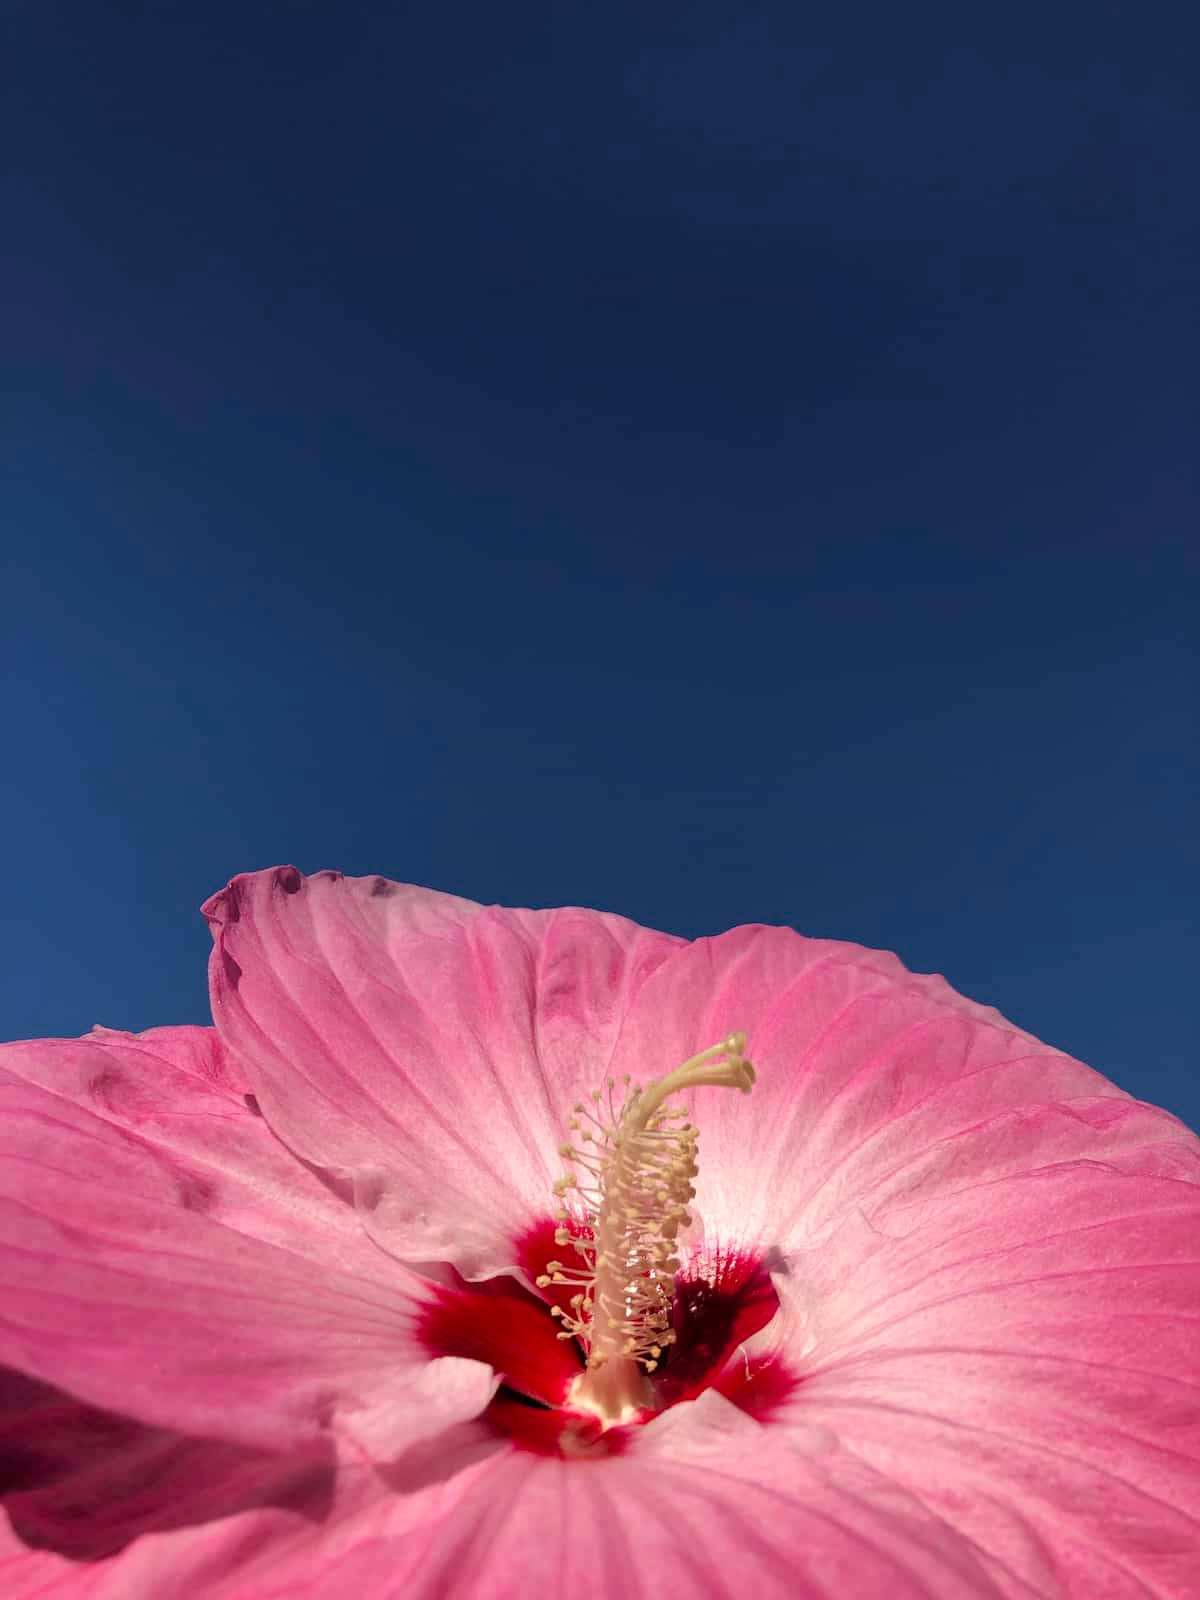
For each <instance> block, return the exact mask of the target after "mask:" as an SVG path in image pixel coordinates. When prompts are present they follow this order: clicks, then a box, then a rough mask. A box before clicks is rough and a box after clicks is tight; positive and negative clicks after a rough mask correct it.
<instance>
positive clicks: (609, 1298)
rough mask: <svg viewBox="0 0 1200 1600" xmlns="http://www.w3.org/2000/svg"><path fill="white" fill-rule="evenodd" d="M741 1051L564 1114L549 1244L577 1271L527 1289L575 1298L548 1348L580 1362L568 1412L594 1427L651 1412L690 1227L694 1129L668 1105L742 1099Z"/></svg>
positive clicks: (557, 1265) (610, 1092) (725, 1050)
mask: <svg viewBox="0 0 1200 1600" xmlns="http://www.w3.org/2000/svg"><path fill="white" fill-rule="evenodd" d="M745 1049H746V1036H745V1034H742V1033H732V1034H730V1035H729V1037H728V1038H726V1039H724V1040H722V1041H721V1043H720V1044H715V1045H713V1046H712V1047H711V1048H710V1049H708V1050H704V1051H701V1053H700V1054H699V1055H697V1056H693V1057H692V1058H691V1060H690V1061H685V1062H684V1063H683V1065H682V1066H680V1067H677V1068H676V1069H675V1071H674V1072H671V1073H669V1074H668V1075H667V1076H666V1077H664V1078H660V1079H659V1080H658V1081H657V1082H655V1083H652V1084H650V1085H649V1086H648V1087H647V1088H642V1087H641V1086H640V1085H639V1084H636V1083H631V1082H630V1079H629V1077H628V1076H626V1077H625V1079H624V1081H623V1085H622V1089H623V1097H622V1098H621V1099H620V1101H619V1102H618V1099H617V1088H618V1085H617V1082H616V1080H615V1079H614V1078H609V1079H608V1080H607V1082H606V1084H605V1086H604V1089H603V1090H601V1089H594V1090H593V1091H592V1094H591V1099H590V1103H589V1102H588V1101H583V1100H581V1101H579V1102H578V1103H577V1104H576V1105H575V1106H574V1108H573V1115H572V1117H571V1120H570V1122H569V1123H568V1129H569V1131H570V1132H571V1134H572V1135H574V1139H573V1142H569V1143H567V1144H563V1145H562V1146H560V1148H559V1154H560V1155H561V1156H562V1157H563V1158H564V1160H565V1162H566V1163H567V1170H566V1172H565V1175H564V1176H563V1177H562V1178H560V1179H559V1180H558V1182H557V1183H556V1184H555V1186H554V1191H555V1194H556V1196H557V1197H558V1201H559V1209H558V1211H557V1213H556V1218H555V1221H556V1228H555V1235H554V1240H555V1244H556V1245H559V1246H569V1247H570V1249H571V1250H572V1252H573V1253H574V1255H575V1257H576V1261H575V1263H574V1264H568V1263H567V1262H564V1261H548V1262H547V1263H546V1271H545V1273H543V1274H542V1275H541V1276H540V1277H539V1278H538V1279H537V1284H538V1287H539V1288H547V1287H549V1286H551V1285H555V1286H561V1285H568V1286H573V1287H574V1289H575V1292H574V1293H573V1294H572V1295H571V1297H570V1301H569V1308H568V1307H566V1306H562V1305H555V1306H554V1307H553V1308H552V1314H553V1315H554V1316H556V1317H557V1318H558V1319H559V1321H560V1322H561V1324H562V1327H561V1329H560V1331H559V1334H558V1337H559V1338H560V1339H577V1340H578V1341H579V1343H580V1345H581V1346H582V1348H583V1349H584V1350H585V1351H586V1353H587V1362H586V1366H585V1369H584V1371H583V1372H582V1373H580V1375H579V1376H578V1378H576V1379H575V1381H574V1383H573V1384H572V1386H571V1390H570V1395H569V1401H568V1403H569V1405H570V1406H571V1408H572V1409H574V1410H576V1411H583V1412H588V1413H591V1414H592V1415H593V1416H595V1417H596V1418H597V1419H598V1420H599V1422H600V1425H601V1427H602V1428H607V1427H611V1426H613V1425H614V1424H617V1423H624V1422H631V1421H634V1420H635V1419H637V1418H638V1417H640V1416H644V1415H645V1414H646V1413H647V1412H648V1411H653V1410H655V1409H657V1405H656V1401H655V1394H654V1387H653V1385H652V1384H651V1383H650V1381H649V1375H650V1374H651V1373H653V1372H654V1371H655V1370H656V1369H657V1368H658V1365H659V1363H660V1361H661V1360H662V1358H663V1354H664V1351H665V1349H666V1347H667V1346H668V1345H670V1344H671V1343H673V1342H674V1340H675V1338H676V1334H675V1332H674V1330H673V1328H672V1303H673V1299H674V1295H675V1283H676V1276H677V1274H678V1272H679V1268H680V1259H679V1255H678V1244H679V1234H680V1230H681V1229H685V1228H687V1226H688V1225H689V1223H690V1222H691V1216H690V1215H689V1213H688V1203H689V1202H690V1201H691V1199H692V1198H693V1196H694V1195H695V1192H696V1191H695V1188H694V1187H693V1180H694V1178H695V1176H696V1145H697V1139H698V1130H697V1129H696V1127H695V1126H694V1125H693V1124H692V1123H691V1122H689V1121H688V1120H687V1112H686V1111H685V1110H684V1109H683V1108H682V1107H679V1106H676V1105H672V1104H670V1100H671V1096H673V1095H676V1094H682V1093H683V1092H684V1091H686V1090H689V1089H697V1088H700V1087H703V1086H713V1087H719V1088H729V1089H738V1090H740V1091H741V1092H742V1093H743V1094H748V1093H749V1092H750V1089H751V1087H752V1086H753V1083H754V1068H753V1066H752V1065H751V1063H750V1062H749V1061H748V1060H747V1058H746V1054H745Z"/></svg>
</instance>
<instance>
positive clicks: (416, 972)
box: [205, 867, 679, 1277]
mask: <svg viewBox="0 0 1200 1600" xmlns="http://www.w3.org/2000/svg"><path fill="white" fill-rule="evenodd" d="M205 913H206V915H207V916H208V917H209V919H210V922H211V923H212V926H213V933H214V938H215V941H216V944H215V948H214V951H213V957H212V963H211V968H210V973H211V987H212V1002H213V1016H214V1019H215V1021H216V1024H217V1028H218V1030H219V1031H220V1033H221V1035H222V1037H223V1038H224V1040H225V1041H226V1043H227V1044H228V1045H229V1047H230V1049H231V1050H232V1051H233V1053H234V1054H235V1056H236V1057H237V1059H238V1062H239V1065H240V1066H241V1068H242V1069H243V1070H244V1071H245V1073H246V1076H247V1080H248V1081H249V1082H250V1084H251V1086H252V1088H253V1091H254V1093H255V1094H256V1095H257V1097H258V1100H259V1102H260V1104H261V1105H262V1108H263V1111H264V1113H265V1115H266V1117H267V1119H268V1121H269V1122H270V1123H271V1125H272V1127H273V1128H274V1129H275V1130H276V1132H277V1133H278V1134H279V1136H280V1137H281V1138H282V1139H284V1140H285V1141H286V1142H287V1144H288V1145H290V1146H291V1148H292V1149H294V1150H295V1151H297V1152H298V1153H299V1154H300V1155H302V1156H303V1157H304V1158H305V1159H306V1160H308V1161H311V1162H314V1163H318V1164H320V1165H321V1166H322V1167H324V1168H326V1169H328V1170H331V1171H334V1172H337V1173H339V1174H342V1175H345V1176H346V1177H347V1178H348V1179H350V1180H351V1181H353V1182H354V1183H355V1185H356V1187H357V1191H358V1194H359V1200H360V1204H361V1205H362V1207H363V1209H364V1210H365V1211H367V1212H368V1213H369V1214H371V1215H372V1218H373V1222H374V1224H375V1226H376V1228H377V1229H378V1230H379V1232H380V1234H381V1236H382V1237H384V1238H386V1240H387V1241H388V1244H389V1247H390V1248H392V1249H394V1250H395V1251H396V1252H397V1254H399V1255H401V1256H404V1257H407V1258H409V1259H414V1260H430V1261H432V1260H438V1261H450V1262H452V1263H453V1264H454V1265H455V1266H456V1267H457V1268H458V1269H459V1270H460V1271H461V1272H462V1273H463V1274H464V1276H467V1277H481V1276H486V1275H488V1274H492V1273H496V1272H502V1271H504V1270H505V1269H507V1268H508V1267H510V1266H511V1265H512V1263H513V1257H512V1241H513V1239H514V1238H515V1237H516V1236H517V1235H518V1234H519V1233H521V1232H522V1231H523V1230H524V1229H525V1228H527V1227H528V1226H529V1223H530V1222H531V1220H533V1219H534V1218H537V1217H541V1216H544V1215H545V1212H546V1209H547V1205H548V1203H549V1191H550V1185H551V1183H552V1182H553V1180H554V1178H555V1177H556V1176H557V1175H558V1170H559V1167H560V1161H559V1158H558V1156H557V1155H556V1153H555V1152H556V1150H557V1147H558V1145H559V1144H560V1143H561V1141H562V1138H563V1127H564V1119H565V1114H566V1108H567V1106H568V1105H569V1104H570V1103H571V1101H572V1100H573V1099H575V1098H577V1097H578V1096H579V1095H581V1094H584V1093H586V1092H587V1091H588V1090H589V1089H591V1088H592V1087H593V1085H595V1084H596V1083H597V1082H598V1081H599V1079H600V1078H601V1077H602V1076H603V1074H604V1073H605V1072H606V1071H607V1069H608V1066H609V1063H610V1059H611V1056H612V1051H613V1047H614V1043H615V1040H616V1035H617V1032H618V1030H619V1028H620V1026H621V1022H622V1018H623V1016H624V1014H625V1011H626V1009H627V1007H628V1005H629V1001H630V997H631V995H632V994H633V993H634V992H636V990H637V988H638V986H639V985H640V984H641V983H642V982H643V981H644V979H645V976H646V974H647V973H648V972H649V971H652V970H653V968H654V967H655V966H657V965H658V964H659V963H660V962H662V961H663V960H665V959H666V958H667V957H668V956H669V955H670V954H671V952H672V951H673V950H675V949H676V948H677V946H678V944H679V941H678V940H674V939H671V938H669V937H668V936H667V935H665V934H655V933H649V932H647V931H646V930H644V929H641V928H638V927H636V926H635V925H634V924H633V923H630V922H626V921H624V920H623V919H622V918H620V917H612V916H605V915H602V914H600V913H598V912H590V911H575V910H566V911H557V912H531V911H508V910H504V909H501V908H499V907H491V908H484V907H482V906H477V905H474V904H473V903H472V902H470V901H465V900H459V899H456V898H454V897H453V896H450V895H441V894H435V893H433V892H431V891H428V890H422V889H414V888H412V887H409V886H402V885H397V884H392V883H388V882H386V880H384V879H380V878H358V879H354V878H343V877H342V876H341V875H340V874H337V873H317V874H315V875H314V876H312V877H309V878H304V877H302V876H301V874H300V873H298V872H296V871H295V869H294V868H287V867H281V868H276V869H272V870H270V871H267V872H259V873H252V874H248V875H247V876H245V877H241V878H235V879H234V880H233V882H232V883H231V884H230V885H229V887H228V888H227V889H225V890H223V891H222V892H221V893H220V894H218V895H215V896H214V897H213V899H212V900H210V901H209V902H208V904H207V905H206V907H205ZM672 1065H674V1063H672Z"/></svg>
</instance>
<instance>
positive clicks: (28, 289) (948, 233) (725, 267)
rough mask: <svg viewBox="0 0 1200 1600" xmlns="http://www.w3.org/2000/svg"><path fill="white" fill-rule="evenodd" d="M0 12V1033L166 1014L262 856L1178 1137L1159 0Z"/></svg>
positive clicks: (1190, 827)
mask: <svg viewBox="0 0 1200 1600" xmlns="http://www.w3.org/2000/svg"><path fill="white" fill-rule="evenodd" d="M6 12H7V16H8V20H9V29H10V35H11V37H10V41H9V44H8V46H7V50H6V54H7V55H8V57H9V62H10V66H11V65H12V64H14V63H15V66H16V73H17V80H18V81H17V87H16V91H15V95H14V96H11V97H10V99H11V100H12V103H13V115H12V119H11V131H10V133H9V134H8V135H7V136H6V145H7V147H8V154H9V159H10V164H11V171H10V177H9V179H8V183H7V193H6V199H5V214H6V218H7V227H6V233H7V234H8V237H9V243H10V246H11V247H12V248H11V249H10V253H9V259H8V261H7V263H6V265H5V267H4V269H3V273H4V280H5V281H4V283H3V286H2V287H3V302H4V305H5V307H6V310H7V313H8V318H7V320H8V321H9V323H10V329H9V334H8V343H9V355H8V357H7V360H6V389H7V392H8V417H7V422H6V428H5V431H6V434H7V437H8V440H9V444H10V447H12V453H13V456H14V461H15V470H14V471H13V473H12V474H11V476H10V479H9V487H8V488H7V489H6V491H5V497H6V501H7V509H6V511H5V514H4V522H5V526H6V529H7V532H6V535H5V543H6V545H7V551H6V555H5V563H6V570H5V575H4V609H5V626H6V633H7V635H8V643H7V649H8V652H9V673H8V679H9V681H8V686H7V688H6V690H5V697H6V698H5V711H4V715H5V720H6V723H7V725H8V728H9V732H8V734H7V736H6V745H7V747H8V749H9V750H10V752H11V753H12V754H13V756H14V761H13V763H12V770H13V775H14V778H13V781H10V782H9V783H8V784H6V785H5V787H4V791H3V799H2V801H0V804H2V807H3V838H4V850H5V860H4V875H5V883H6V890H7V895H6V913H7V914H6V916H5V918H4V919H3V923H4V932H3V945H4V948H3V950H2V951H0V954H2V956H3V960H2V963H0V977H2V982H3V1018H2V1021H3V1032H4V1034H5V1035H7V1036H13V1035H23V1034H39V1033H75V1032H79V1031H81V1030H83V1029H86V1028H87V1027H88V1026H89V1025H90V1024H91V1023H92V1022H94V1021H102V1022H105V1023H107V1024H109V1025H112V1026H118V1027H130V1028H139V1027H143V1026H148V1025H151V1024H154V1023H159V1022H166V1021H188V1020H192V1021H202V1020H204V1019H205V1018H206V1016H207V1003H206V998H205V988H204V964H205V957H206V952H207V935H206V933H205V931H204V928H203V926H202V924H201V922H200V920H199V918H198V916H197V914H196V907H197V905H198V903H199V902H200V900H201V899H202V898H203V897H204V896H205V895H206V894H208V893H209V892H211V891H212V890H213V889H215V888H217V887H219V886H220V885H221V884H222V883H223V882H224V881H225V880H226V879H227V878H228V877H229V876H230V875H231V874H232V873H234V872H236V871H239V870H243V869H246V868H251V867H256V866H264V865H268V864H271V863H274V862H278V861H286V860H290V861H294V862H296V863H297V864H298V865H300V866H301V867H303V868H305V869H314V868H317V867H323V866H337V867H341V868H343V869H345V870H346V871H348V872H381V873H384V874H387V875H389V876H391V877H396V878H401V879H410V880H415V881H418V882H423V883H429V884H433V885H436V886H439V887H443V888H447V889H451V890H454V891H456V892H459V893H462V894H466V895H470V896H472V897H474V898H476V899H480V900H485V901H491V900H497V901H502V902H507V903H516V904H535V905H537V904H560V903H571V902H574V903H583V904H587V905H597V906H602V907H607V908H611V909H614V910H619V911H622V912H624V913H626V914H628V915H630V916H632V917H635V918H637V919H639V920H641V921H644V922H647V923H650V924H653V925H656V926H659V927H665V928H669V929H672V930H674V931H677V932H680V933H685V934H697V933H700V932H706V931H709V932H711V931H716V930H717V929H720V928H722V927H725V926H727V925H729V924H732V923H735V922H743V921H767V922H787V923H791V924H792V925H794V926H795V927H798V928H800V929H801V930H803V931H806V932H811V933H815V934H821V935H832V936H836V937H844V938H851V939H856V940H859V941H862V942H863V943H866V944H871V945H882V946H886V947H890V948H894V949H896V950H898V951H899V952H900V954H901V955H902V956H903V957H904V959H905V960H906V961H907V962H908V963H909V964H910V965H912V966H914V967H916V968H918V969H921V970H930V969H933V970H940V971H944V972H945V973H946V974H947V975H948V977H949V978H950V979H951V981H952V982H953V983H955V984H956V985H957V986H958V987H960V988H961V989H963V990H965V991H966V992H967V993H969V994H971V995H972V996H974V997H976V998H978V999H981V1000H985V1001H989V1002H992V1003H994V1004H996V1005H998V1006H999V1007H1000V1008H1001V1009H1002V1010H1004V1011H1005V1012H1007V1013H1008V1014H1009V1015H1010V1016H1012V1017H1013V1018H1014V1019H1015V1020H1016V1021H1018V1022H1019V1023H1021V1024H1022V1025H1024V1026H1025V1027H1028V1028H1030V1029H1032V1030H1033V1031H1035V1032H1037V1033H1039V1034H1041V1035H1042V1036H1044V1037H1045V1038H1047V1039H1049V1040H1051V1041H1052V1042H1054V1043H1055V1044H1058V1045H1061V1046H1063V1047H1064V1048H1066V1049H1068V1050H1070V1051H1072V1052H1073V1053H1075V1054H1077V1055H1081V1056H1082V1057H1084V1059H1086V1060H1088V1061H1090V1062H1091V1063H1092V1064H1093V1065H1095V1066H1097V1067H1099V1068H1100V1069H1101V1070H1102V1071H1104V1072H1107V1073H1108V1074H1110V1075H1111V1076H1112V1077H1114V1078H1115V1079H1116V1080H1117V1082H1118V1083H1120V1084H1122V1085H1123V1086H1124V1087H1126V1088H1128V1089H1130V1090H1131V1091H1133V1092H1134V1093H1136V1094H1139V1095H1141V1096H1143V1097H1144V1098H1147V1099H1151V1100H1154V1101H1157V1102H1159V1103H1161V1104H1164V1105H1166V1106H1168V1107H1169V1108H1171V1109H1172V1110H1175V1111H1176V1112H1177V1113H1179V1114H1180V1115H1182V1116H1184V1117H1185V1118H1187V1119H1188V1120H1190V1121H1192V1122H1193V1123H1197V1122H1200V1081H1198V1077H1197V1064H1196V1048H1195V1046H1196V1028H1195V1018H1196V1005H1195V991H1196V976H1195V975H1196V972H1197V969H1198V966H1200V960H1198V958H1200V948H1198V938H1197V930H1196V922H1195V908H1196V904H1197V899H1198V894H1197V891H1198V889H1200V873H1198V871H1197V856H1198V851H1197V829H1196V809H1197V807H1196V801H1197V789H1198V783H1197V779H1198V776H1200V760H1198V754H1197V740H1196V690H1197V646H1196V631H1195V618H1196V608H1197V599H1198V591H1200V583H1198V581H1197V580H1198V570H1197V566H1198V563H1197V548H1196V531H1197V515H1196V513H1197V506H1196V497H1195V490H1194V482H1193V479H1192V477H1191V476H1190V467H1191V465H1192V463H1193V462H1194V452H1195V437H1194V428H1195V409H1196V408H1195V400H1196V379H1195V373H1196V370H1197V369H1198V368H1200V348H1198V341H1197V337H1196V328H1197V324H1196V316H1195V310H1196V306H1195V282H1196V278H1197V265H1198V253H1197V249H1196V246H1197V220H1196V219H1197V208H1196V205H1195V151H1196V149H1197V148H1200V130H1198V129H1197V127H1196V117H1195V104H1196V99H1195V94H1194V88H1195V60H1196V45H1197V37H1196V33H1197V28H1196V23H1195V19H1194V12H1193V11H1192V8H1190V7H1187V6H1184V5H1182V4H1180V5H1175V6H1166V7H1159V8H1156V7H1151V8H1149V9H1147V10H1141V11H1134V10H1133V9H1131V8H1130V7H1129V6H1128V5H1114V4H1087V5H1083V4H1067V5H1065V6H1058V7H1055V6H1051V7H1048V8H1047V7H1044V6H1040V7H1036V8H1034V7H1029V6H1026V7H1022V6H1017V7H1015V8H1012V7H1002V8H995V7H993V8H983V9H980V8H978V7H970V6H968V7H965V8H964V7H963V6H962V5H960V4H954V5H935V6H920V5H918V6H917V7H916V8H915V9H914V8H907V7H899V8H897V7H895V6H892V5H884V4H870V5H865V6H859V7H853V6H851V7H832V8H830V7H824V8H820V7H818V8H813V7H811V6H798V5H794V4H785V3H773V4H765V5H755V4H749V5H747V4H723V5H713V4H704V3H689V4H686V5H671V4H667V5H655V6H647V5H645V4H639V5H637V6H629V5H624V4H616V5H614V6H611V7H604V8H596V7H594V6H593V7H578V6H570V5H567V6H563V5H561V4H554V5H551V4H543V3H541V0H533V3H532V4H526V5H519V6H496V5H492V4H482V3H478V4H475V3H469V4H465V5H457V6H456V5H432V6H412V5H403V4H401V5H396V4H382V3H372V4H356V3H353V0H351V3H348V4H343V5H339V6H331V5H329V4H327V3H324V0H323V3H321V4H303V3H300V4H292V5H288V6H284V7H280V6H257V5H253V4H251V5H246V4H238V5H233V4H228V3H225V0H210V3H208V4H205V5H199V4H196V5H190V6H189V5H170V6H156V5H149V4H130V3H121V0H117V3H109V4H105V5H102V6H96V5H86V4H82V3H75V4H56V3H54V0H39V3H26V4H19V3H18V4H15V5H11V6H9V7H7V8H6ZM1189 80H1190V81H1189ZM747 1026H748V1027H750V1028H751V1029H752V1026H753V1019H748V1021H747ZM704 1042H706V1041H703V1040H701V1041H698V1043H701V1044H702V1043H704Z"/></svg>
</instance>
